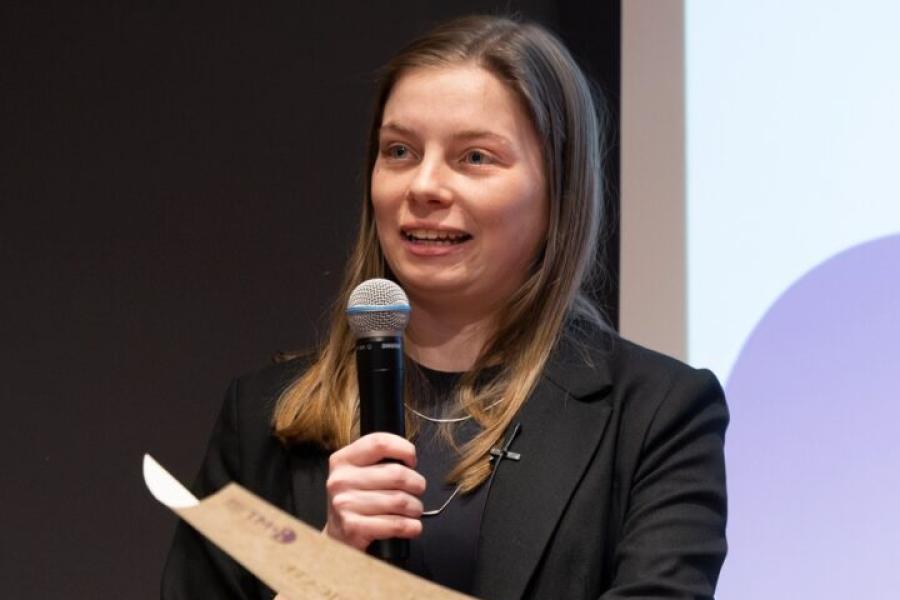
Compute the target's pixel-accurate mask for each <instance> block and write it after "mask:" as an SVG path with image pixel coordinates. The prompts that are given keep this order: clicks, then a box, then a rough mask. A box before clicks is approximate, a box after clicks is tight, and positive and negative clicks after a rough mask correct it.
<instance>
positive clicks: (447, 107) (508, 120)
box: [381, 64, 533, 138]
mask: <svg viewBox="0 0 900 600" xmlns="http://www.w3.org/2000/svg"><path fill="white" fill-rule="evenodd" d="M387 123H392V124H399V125H402V126H403V127H404V128H411V129H415V130H420V131H426V132H427V131H431V130H435V131H438V130H443V129H461V128H464V129H471V128H473V127H475V128H478V129H484V130H487V131H494V132H496V133H498V134H501V135H505V136H510V137H513V136H515V137H519V136H524V137H528V138H531V137H532V136H533V128H532V125H531V122H530V120H529V118H528V116H527V114H526V112H525V110H524V108H523V107H522V103H521V102H520V100H519V98H518V97H517V96H516V94H515V93H513V91H512V90H510V89H509V87H508V86H507V85H506V84H504V83H503V82H501V81H500V80H499V79H498V78H497V77H496V76H494V75H493V74H492V73H490V72H489V71H487V70H486V69H484V68H482V67H479V66H477V65H474V64H460V65H450V66H441V67H420V68H415V69H412V70H409V71H407V72H406V73H404V74H403V75H401V76H400V77H399V78H398V79H397V81H396V83H395V84H394V87H393V88H392V89H391V93H390V95H389V96H388V100H387V103H386V104H385V107H384V112H383V114H382V119H381V124H382V125H385V124H387Z"/></svg>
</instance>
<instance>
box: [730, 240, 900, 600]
mask: <svg viewBox="0 0 900 600" xmlns="http://www.w3.org/2000/svg"><path fill="white" fill-rule="evenodd" d="M727 395H728V400H729V404H730V407H731V412H732V424H731V427H730V429H729V432H728V438H727V442H726V453H727V459H728V487H729V503H730V508H729V526H728V534H729V550H730V551H729V556H728V559H727V560H726V563H725V568H724V570H723V573H722V580H721V583H720V587H719V592H720V594H719V595H720V596H721V597H722V598H732V599H737V600H744V599H748V600H749V599H751V598H753V599H756V598H815V599H816V600H830V599H832V598H835V599H836V598H887V597H889V596H891V594H893V593H894V592H889V591H888V590H895V591H896V590H897V589H900V569H898V568H897V567H898V565H900V554H898V551H897V549H896V548H897V544H898V542H900V235H892V236H889V237H886V238H881V239H877V240H874V241H871V242H867V243H865V244H862V245H859V246H856V247H854V248H851V249H849V250H847V251H845V252H842V253H840V254H838V255H836V256H834V257H832V258H830V259H829V260H827V261H826V262H824V263H822V264H821V265H819V266H817V267H816V268H815V269H813V270H812V271H810V272H809V273H807V274H806V275H804V276H803V277H802V278H801V279H799V280H798V281H797V282H796V283H794V285H793V286H791V287H790V288H789V289H788V290H787V291H786V292H785V293H784V294H783V295H782V296H781V297H780V298H779V299H778V301H777V302H776V303H775V304H774V305H773V306H772V307H771V309H770V310H769V311H768V313H767V314H766V315H765V316H764V317H763V319H762V320H761V321H760V322H759V324H758V325H757V327H756V329H755V330H754V331H753V333H752V335H751V336H750V337H749V338H748V340H747V342H746V344H745V346H744V348H743V349H742V351H741V354H740V356H739V358H738V361H737V363H736V365H735V368H734V371H733V372H732V375H731V378H730V380H729V381H728V385H727Z"/></svg>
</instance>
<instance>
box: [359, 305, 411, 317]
mask: <svg viewBox="0 0 900 600" xmlns="http://www.w3.org/2000/svg"><path fill="white" fill-rule="evenodd" d="M409 310H410V309H409V304H354V305H353V306H348V307H347V314H348V315H360V314H365V313H373V312H403V313H408V312H409Z"/></svg>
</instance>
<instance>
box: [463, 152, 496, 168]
mask: <svg viewBox="0 0 900 600" xmlns="http://www.w3.org/2000/svg"><path fill="white" fill-rule="evenodd" d="M465 161H466V162H467V163H468V164H470V165H478V166H480V165H487V164H490V163H492V162H493V161H492V160H491V157H490V155H489V154H488V153H487V152H485V151H484V150H469V151H468V152H467V153H466V157H465Z"/></svg>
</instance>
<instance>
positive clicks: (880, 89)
mask: <svg viewBox="0 0 900 600" xmlns="http://www.w3.org/2000/svg"><path fill="white" fill-rule="evenodd" d="M898 24H900V2H897V1H896V0H861V1H856V2H847V1H846V0H792V1H790V2H784V1H783V0H777V1H775V0H729V1H723V0H686V2H685V36H686V41H685V52H686V56H685V59H686V85H685V89H686V94H687V104H686V105H687V128H686V136H687V190H686V203H687V206H686V215H687V239H688V247H687V271H688V282H687V283H688V285H687V294H688V310H687V312H688V314H687V318H688V361H689V362H690V363H691V364H693V365H695V366H704V367H709V368H711V369H712V370H713V371H714V372H715V373H716V374H717V375H718V376H719V378H720V379H721V380H722V382H723V383H725V382H726V381H727V380H728V377H729V375H730V373H731V370H732V367H733V366H734V363H735V361H736V359H737V358H738V355H739V353H740V350H741V348H742V346H743V344H744V342H745V341H746V339H747V338H748V336H749V335H750V334H751V333H752V331H753V329H754V327H755V326H756V324H757V323H758V322H759V320H760V319H761V318H762V317H763V315H764V314H765V312H766V310H767V309H768V308H769V307H770V306H771V305H772V303H773V302H775V301H776V300H777V298H778V297H779V296H780V295H781V294H782V293H783V292H784V291H785V290H786V289H787V288H788V287H790V286H791V284H792V283H794V282H795V281H796V280H797V279H799V278H800V277H801V276H802V275H803V274H804V273H806V272H807V271H809V270H810V269H811V268H813V267H815V266H816V265H818V264H819V263H821V262H823V261H824V260H826V259H827V258H829V257H830V256H833V255H835V254H837V253H839V252H841V251H842V250H845V249H847V248H849V247H852V246H854V245H856V244H859V243H861V242H864V241H866V240H870V239H873V238H878V237H881V236H884V235H887V234H891V233H896V232H898V231H900V35H898ZM834 319H835V320H840V319H841V315H839V314H836V315H834ZM822 326H823V327H827V326H828V323H823V324H822Z"/></svg>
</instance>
